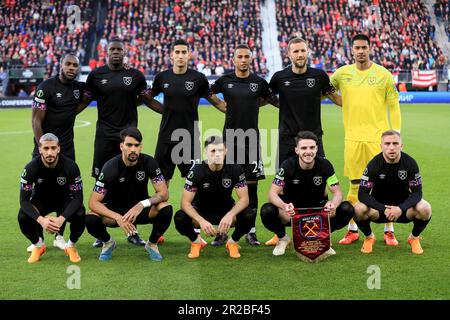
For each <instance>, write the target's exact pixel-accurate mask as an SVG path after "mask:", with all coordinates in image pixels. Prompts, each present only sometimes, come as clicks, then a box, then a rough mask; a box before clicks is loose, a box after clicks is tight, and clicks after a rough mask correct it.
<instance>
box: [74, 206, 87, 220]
mask: <svg viewBox="0 0 450 320" xmlns="http://www.w3.org/2000/svg"><path fill="white" fill-rule="evenodd" d="M72 217H73V218H74V219H76V220H83V221H86V209H85V207H84V206H81V208H80V209H78V210H77V211H75V213H74V214H73V216H72Z"/></svg>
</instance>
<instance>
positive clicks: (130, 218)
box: [122, 203, 143, 223]
mask: <svg viewBox="0 0 450 320" xmlns="http://www.w3.org/2000/svg"><path fill="white" fill-rule="evenodd" d="M142 209H143V207H142V205H141V204H140V203H138V204H136V205H135V206H134V207H132V208H131V209H130V210H128V212H127V213H125V215H124V216H123V217H122V220H123V221H127V222H131V223H134V221H136V218H137V216H138V215H139V214H140V213H141V212H142Z"/></svg>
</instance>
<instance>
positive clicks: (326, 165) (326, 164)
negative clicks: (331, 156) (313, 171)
mask: <svg viewBox="0 0 450 320" xmlns="http://www.w3.org/2000/svg"><path fill="white" fill-rule="evenodd" d="M315 161H316V162H317V163H318V164H319V165H320V166H321V167H322V168H333V164H332V163H331V161H330V160H328V159H327V158H322V157H320V156H316V159H315Z"/></svg>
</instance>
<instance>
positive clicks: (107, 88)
mask: <svg viewBox="0 0 450 320" xmlns="http://www.w3.org/2000/svg"><path fill="white" fill-rule="evenodd" d="M124 56H125V44H124V43H123V41H121V40H120V39H117V38H115V39H113V40H111V41H110V42H109V44H108V62H107V65H105V66H103V67H100V68H97V69H95V70H93V71H92V72H91V73H90V74H89V76H88V78H87V82H86V98H85V99H84V101H83V104H82V105H80V106H79V110H78V111H79V112H80V111H81V110H83V109H84V108H85V107H86V106H87V105H88V104H89V103H90V102H91V100H96V101H97V110H98V120H97V125H96V132H95V142H94V160H93V165H92V176H93V177H94V178H98V175H99V173H100V170H101V168H102V167H103V165H104V164H105V162H106V161H108V160H109V159H111V158H112V157H114V156H116V155H118V154H120V153H121V151H120V149H119V145H120V142H121V140H120V135H119V133H120V131H121V130H123V129H125V128H128V127H137V124H138V112H137V105H138V104H139V103H140V101H141V100H142V101H143V102H145V103H146V104H147V105H148V106H149V107H151V108H152V109H154V110H155V111H158V112H160V113H161V112H162V109H161V104H160V103H159V102H157V101H156V100H154V99H153V97H152V96H151V95H150V93H149V91H148V90H147V82H146V81H145V77H144V75H143V74H142V72H140V71H139V70H137V69H134V68H125V67H124V63H123V59H124ZM128 241H129V242H131V243H133V244H135V245H145V242H144V241H143V240H142V239H141V238H140V237H139V234H137V233H136V234H135V235H133V236H129V237H128ZM102 245H103V244H102V243H101V242H100V241H96V242H95V243H94V244H93V246H94V247H101V246H102Z"/></svg>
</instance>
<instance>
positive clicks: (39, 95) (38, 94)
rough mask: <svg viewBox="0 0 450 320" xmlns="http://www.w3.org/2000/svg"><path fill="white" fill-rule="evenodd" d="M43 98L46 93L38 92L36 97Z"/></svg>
mask: <svg viewBox="0 0 450 320" xmlns="http://www.w3.org/2000/svg"><path fill="white" fill-rule="evenodd" d="M43 96H44V91H43V90H38V91H37V92H36V97H38V98H42V97H43Z"/></svg>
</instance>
